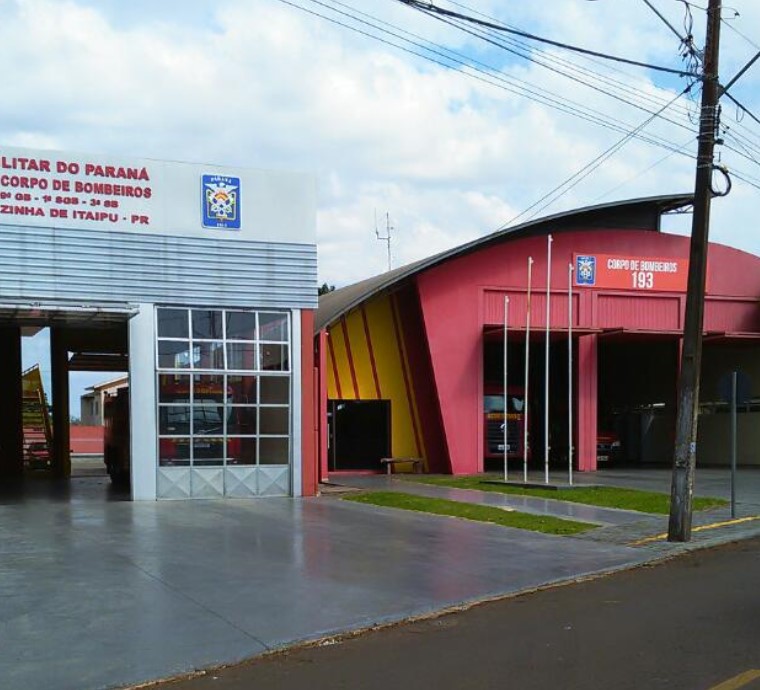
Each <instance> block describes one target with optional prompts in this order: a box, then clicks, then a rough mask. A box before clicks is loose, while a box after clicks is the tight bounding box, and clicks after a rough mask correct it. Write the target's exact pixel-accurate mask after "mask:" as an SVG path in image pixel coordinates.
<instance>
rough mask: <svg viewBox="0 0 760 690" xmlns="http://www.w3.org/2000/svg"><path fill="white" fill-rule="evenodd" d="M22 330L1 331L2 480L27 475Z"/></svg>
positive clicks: (0, 445) (0, 436)
mask: <svg viewBox="0 0 760 690" xmlns="http://www.w3.org/2000/svg"><path fill="white" fill-rule="evenodd" d="M22 398H23V392H22V385H21V329H20V328H17V327H10V328H0V481H3V482H5V480H14V479H19V478H21V477H22V476H23V473H24V430H23V414H22V412H23V410H22Z"/></svg>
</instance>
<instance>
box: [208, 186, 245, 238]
mask: <svg viewBox="0 0 760 690" xmlns="http://www.w3.org/2000/svg"><path fill="white" fill-rule="evenodd" d="M201 197H202V202H201V206H202V209H203V227H204V228H222V229H225V230H240V178H239V177H229V176H227V175H202V176H201Z"/></svg>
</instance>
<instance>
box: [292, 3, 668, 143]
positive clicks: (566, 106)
mask: <svg viewBox="0 0 760 690" xmlns="http://www.w3.org/2000/svg"><path fill="white" fill-rule="evenodd" d="M310 1H311V2H313V3H315V4H317V5H320V6H322V7H324V8H326V9H329V10H330V11H332V12H335V13H337V14H340V15H342V16H345V17H348V18H350V19H352V20H353V21H356V22H359V23H361V24H363V25H365V26H370V27H372V28H374V29H377V30H379V31H382V32H383V33H385V34H387V35H390V36H393V37H394V38H397V39H400V40H401V41H404V42H405V43H408V44H411V45H413V46H414V47H416V48H419V49H421V50H423V51H426V52H428V53H432V54H433V55H432V56H431V55H428V54H425V53H421V52H418V50H414V49H412V48H409V47H407V46H404V45H399V44H398V43H395V42H393V41H390V40H387V39H385V38H383V37H381V36H378V35H376V34H373V33H371V32H369V31H366V30H364V29H362V28H360V27H356V26H352V25H350V24H347V23H346V22H344V21H341V20H339V19H336V18H334V17H330V16H327V15H325V14H322V13H320V12H317V11H315V10H311V9H308V8H306V7H303V6H302V5H299V4H297V3H295V2H292V1H291V0H280V2H282V3H284V4H287V5H290V6H291V7H294V8H297V9H300V10H302V11H304V12H307V13H308V14H311V15H314V16H317V17H320V18H322V19H326V20H327V21H329V22H331V23H333V24H336V25H338V26H341V27H344V28H347V29H349V30H351V31H355V32H357V33H359V34H361V35H364V36H367V37H369V38H373V39H375V40H377V41H379V42H380V43H383V44H385V45H389V46H392V47H395V48H398V49H399V50H402V51H404V52H407V53H409V54H412V55H415V56H417V57H421V58H423V59H425V60H428V61H430V62H433V63H435V64H438V65H440V66H443V67H446V68H447V69H456V70H457V71H460V72H462V73H463V74H465V75H467V76H469V77H471V78H474V79H477V80H478V81H481V82H484V83H486V84H489V85H491V86H495V87H497V88H500V89H502V90H504V91H507V92H509V93H513V94H516V95H519V96H522V97H525V98H528V99H529V100H533V101H535V102H538V103H540V104H542V105H546V106H548V107H551V108H554V109H555V110H559V111H560V112H563V113H565V114H569V115H572V116H574V117H577V118H579V119H582V120H585V121H587V122H590V123H592V124H596V125H600V126H603V127H605V128H607V129H611V130H613V131H617V132H627V131H629V130H630V129H631V126H630V125H629V124H627V123H625V122H622V121H621V120H619V119H617V118H614V117H611V116H607V115H605V114H603V113H600V112H599V111H595V110H593V109H591V108H588V107H586V106H584V105H582V104H580V103H576V102H573V101H570V100H569V99H566V98H562V97H559V96H557V95H555V94H552V93H551V92H546V91H545V90H543V91H544V92H543V93H542V92H541V91H542V90H537V89H536V88H534V87H533V86H532V85H530V84H528V82H525V81H524V80H520V79H518V78H516V77H511V76H509V75H505V74H503V73H500V72H499V73H496V74H494V73H492V72H490V71H485V70H484V69H481V68H480V67H477V66H473V65H472V64H470V62H474V63H475V65H483V64H484V63H480V62H479V61H477V60H474V59H472V58H467V57H465V56H463V55H461V54H459V53H456V52H454V51H451V50H449V49H447V48H443V47H441V48H442V50H437V49H434V48H430V47H427V46H425V45H422V44H420V43H418V42H416V41H412V40H410V39H406V38H404V37H403V36H400V35H398V34H397V33H394V32H392V31H388V30H387V29H383V28H382V27H379V26H377V25H376V24H373V23H371V22H367V21H365V20H362V19H360V18H358V17H357V16H356V15H353V14H350V13H348V12H344V11H342V10H339V9H337V8H336V7H333V6H331V5H327V4H326V3H325V2H321V1H320V0H310ZM332 1H333V2H337V0H332ZM339 4H341V5H343V6H344V7H347V6H346V5H345V4H344V3H339ZM350 9H352V10H353V11H355V10H354V8H350ZM362 14H365V13H362ZM365 16H369V15H366V14H365ZM376 21H380V20H376ZM382 23H384V24H386V25H388V23H387V22H382ZM391 26H392V25H391ZM401 31H403V30H401ZM405 33H407V34H409V32H405ZM431 44H432V45H435V46H437V47H440V46H438V44H434V43H432V42H431ZM468 60H469V62H468ZM452 62H453V63H455V64H454V65H452V64H451V63H452ZM462 67H466V68H468V69H469V70H472V71H473V72H477V74H473V73H472V72H470V71H465V70H463V69H462ZM484 67H486V68H487V69H488V70H493V69H494V68H492V67H490V66H488V65H484ZM497 82H500V83H497ZM510 82H518V83H510ZM520 82H521V83H520ZM637 138H639V139H640V140H641V141H644V142H646V143H649V144H652V145H655V146H660V147H662V148H665V149H667V150H673V149H674V148H677V147H676V145H675V144H673V143H672V142H669V141H667V140H665V139H663V138H662V137H658V136H656V135H642V134H637Z"/></svg>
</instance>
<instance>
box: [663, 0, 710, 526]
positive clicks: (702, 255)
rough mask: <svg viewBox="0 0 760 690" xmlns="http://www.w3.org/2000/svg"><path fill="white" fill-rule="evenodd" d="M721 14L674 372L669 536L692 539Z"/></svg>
mask: <svg viewBox="0 0 760 690" xmlns="http://www.w3.org/2000/svg"><path fill="white" fill-rule="evenodd" d="M720 14H721V0H709V2H708V7H707V34H706V38H705V51H704V64H703V69H702V109H701V112H700V118H699V148H698V153H697V172H696V180H695V185H694V216H693V219H692V226H691V247H690V250H689V279H688V284H687V293H686V315H685V321H684V329H683V350H682V354H681V371H680V374H679V377H678V400H677V402H678V410H677V416H676V440H675V452H674V458H673V482H672V485H671V491H670V521H669V523H668V541H689V540H690V539H691V515H692V496H693V492H694V467H695V462H696V449H697V417H698V414H699V378H700V371H701V368H702V328H703V322H704V305H705V276H706V273H707V248H708V235H709V230H710V201H711V199H712V196H713V191H712V175H713V150H714V148H715V134H716V130H717V128H718V99H719V97H720V86H719V83H718V56H719V47H720Z"/></svg>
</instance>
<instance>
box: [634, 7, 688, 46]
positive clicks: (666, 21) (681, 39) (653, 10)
mask: <svg viewBox="0 0 760 690" xmlns="http://www.w3.org/2000/svg"><path fill="white" fill-rule="evenodd" d="M643 2H644V4H645V5H646V6H647V7H648V8H649V9H650V10H652V12H654V13H655V14H656V15H657V16H658V17H659V18H660V19H661V20H662V22H663V23H664V24H665V26H667V27H668V28H669V29H670V30H671V31H672V32H673V33H674V34H675V35H676V37H677V38H678V40H679V41H681V43H686V41H687V39H686V38H685V37H684V36H681V34H680V33H678V29H676V28H675V27H674V26H673V25H672V24H671V23H670V22H669V21H668V20H667V18H666V17H665V15H663V14H662V12H660V10H658V9H657V8H656V7H655V6H654V5H653V4H652V3H651V2H650V1H649V0H643Z"/></svg>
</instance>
